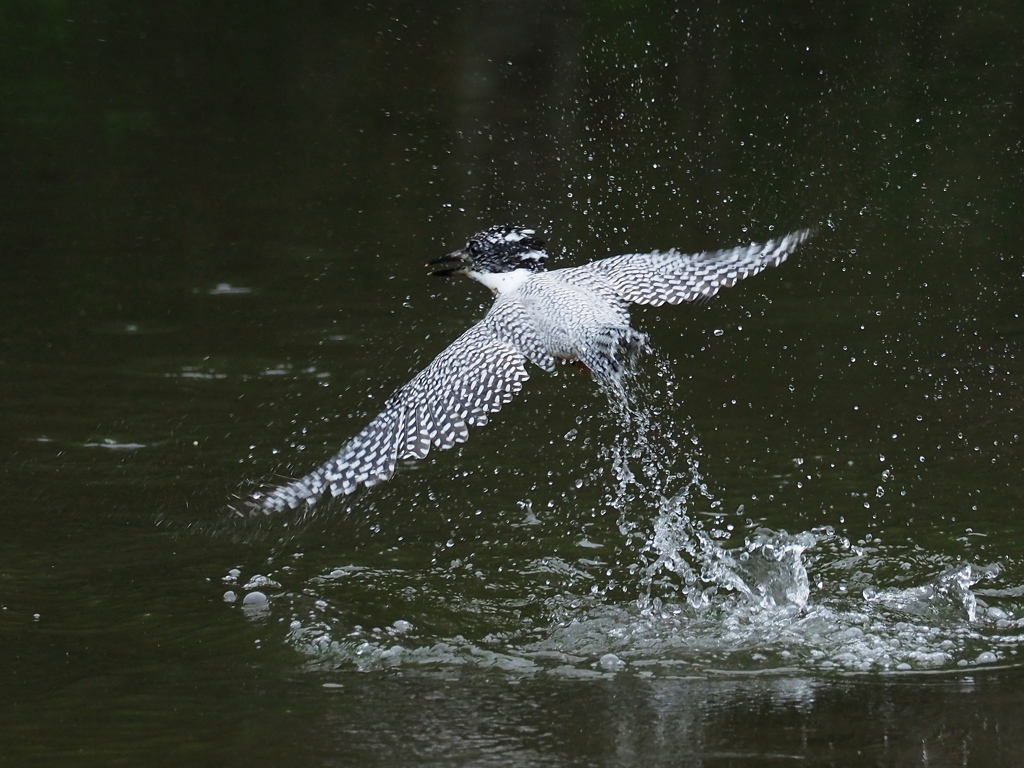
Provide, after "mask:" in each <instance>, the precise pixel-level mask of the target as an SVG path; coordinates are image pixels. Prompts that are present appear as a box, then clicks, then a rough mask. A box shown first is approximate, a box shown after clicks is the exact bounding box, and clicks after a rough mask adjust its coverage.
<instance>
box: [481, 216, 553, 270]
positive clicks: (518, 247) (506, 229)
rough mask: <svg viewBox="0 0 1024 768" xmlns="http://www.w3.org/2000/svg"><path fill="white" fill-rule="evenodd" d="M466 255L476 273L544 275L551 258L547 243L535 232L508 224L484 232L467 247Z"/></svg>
mask: <svg viewBox="0 0 1024 768" xmlns="http://www.w3.org/2000/svg"><path fill="white" fill-rule="evenodd" d="M465 252H466V255H467V256H468V257H469V259H470V261H471V262H472V264H473V269H474V270H476V271H477V272H484V273H496V272H511V271H513V270H516V269H528V270H530V271H531V272H543V271H544V270H545V269H546V268H547V267H546V266H545V264H544V262H545V261H546V260H547V258H548V255H547V252H546V251H545V250H544V241H543V240H540V239H539V238H538V237H537V236H536V232H534V230H532V229H524V228H522V227H512V226H508V225H505V224H502V225H499V226H496V227H491V228H490V229H485V230H484V231H483V232H479V233H477V234H475V235H473V237H472V238H471V239H470V241H469V242H468V243H466V251H465Z"/></svg>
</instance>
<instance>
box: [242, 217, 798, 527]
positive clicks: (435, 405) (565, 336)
mask: <svg viewBox="0 0 1024 768" xmlns="http://www.w3.org/2000/svg"><path fill="white" fill-rule="evenodd" d="M811 234H812V231H811V230H807V229H804V230H798V231H795V232H791V233H789V234H787V235H785V236H784V237H780V238H777V239H774V240H769V241H768V242H766V243H763V244H753V245H749V246H746V247H740V248H732V249H728V250H721V251H709V252H705V253H695V254H684V253H680V252H678V251H676V250H669V251H664V252H654V253H644V254H627V255H623V256H613V257H611V258H607V259H600V260H598V261H593V262H591V263H589V264H584V265H583V266H580V267H568V268H565V269H556V270H551V271H549V270H548V269H547V266H546V261H547V258H548V255H547V252H546V251H545V248H544V243H543V241H541V240H540V239H538V237H537V236H536V232H535V231H534V230H532V229H524V228H521V227H513V226H495V227H491V228H490V229H486V230H484V231H483V232H479V233H477V234H475V235H473V237H471V238H470V239H469V242H467V243H466V246H465V247H464V248H460V249H458V250H455V251H452V252H451V253H448V254H445V255H444V256H441V257H440V258H438V259H435V260H434V261H432V262H430V264H429V265H428V266H432V267H433V268H434V271H433V274H434V275H438V276H449V275H466V276H468V277H471V278H473V279H474V280H476V281H478V282H480V283H483V284H484V285H485V286H487V287H488V288H490V289H491V291H492V292H493V293H494V304H493V305H492V306H491V308H490V310H489V311H488V312H487V314H486V315H485V316H484V318H483V319H482V320H481V321H480V322H478V323H477V324H476V325H474V326H473V327H472V328H470V329H469V330H468V331H466V332H465V333H463V334H462V335H461V336H460V337H459V338H458V339H456V340H455V341H454V342H453V343H452V344H451V346H449V347H448V348H447V349H445V350H444V351H443V352H442V353H441V354H439V355H438V356H437V357H436V358H434V361H433V362H432V363H430V365H428V366H427V367H426V368H425V369H423V370H422V371H421V372H420V373H418V374H417V375H416V376H414V377H413V379H412V380H411V381H410V382H409V383H408V384H405V385H404V386H402V387H400V388H399V389H398V391H397V392H395V393H394V394H393V395H392V396H391V397H390V398H389V399H388V401H387V402H386V403H385V404H384V410H383V411H381V413H379V414H378V415H377V417H376V418H374V419H373V420H372V421H371V422H370V423H369V424H367V425H366V427H364V428H363V430H362V431H361V432H359V434H357V435H356V436H355V437H353V438H352V439H351V440H349V441H348V442H347V443H346V444H345V445H344V446H343V447H342V448H341V450H340V451H338V453H336V454H335V455H334V456H333V457H332V458H330V459H329V460H328V461H327V462H325V463H324V464H323V465H322V466H320V467H319V468H318V469H315V470H313V471H312V472H310V473H309V474H308V475H306V476H305V477H302V478H299V479H298V480H293V481H291V482H289V483H286V484H284V485H281V486H279V487H277V488H273V489H270V490H268V491H260V492H257V493H255V494H253V496H252V498H251V500H250V504H251V505H252V506H254V507H255V508H256V509H258V510H261V511H263V512H266V513H270V512H278V511H282V510H285V509H289V508H290V509H297V508H299V507H300V506H303V505H308V506H312V505H314V504H316V503H317V502H318V501H319V500H320V499H321V498H322V497H323V496H324V495H325V494H327V493H330V494H331V495H332V496H342V495H346V494H350V493H352V492H354V491H355V490H356V489H358V488H359V486H366V487H370V486H373V485H376V484H377V483H380V482H383V481H385V480H388V479H390V478H391V476H392V475H393V474H394V472H395V466H396V464H397V463H398V462H399V461H400V460H402V459H422V458H423V457H424V456H426V455H427V453H428V452H429V451H430V449H431V447H434V448H437V449H439V450H445V449H448V448H451V447H453V446H455V445H457V444H458V443H462V442H465V441H466V439H467V438H468V437H469V428H470V427H478V426H482V425H484V424H486V423H487V418H488V415H489V414H491V413H494V412H496V411H498V410H500V409H501V407H502V406H503V405H505V404H506V403H508V402H510V401H511V400H512V398H513V397H515V395H516V393H517V392H518V391H519V390H520V389H522V387H523V382H525V381H526V380H527V379H528V378H530V374H529V372H528V371H527V367H526V363H527V361H529V362H531V363H533V364H534V365H536V366H538V367H540V368H543V369H544V370H546V371H554V370H555V365H556V363H557V362H558V361H560V360H561V361H568V362H573V363H577V364H580V365H582V366H584V367H586V368H587V369H588V370H589V371H590V372H591V373H592V374H593V377H594V379H595V380H596V381H597V382H598V383H599V384H602V385H614V384H615V383H617V382H619V381H621V378H622V375H623V372H624V371H625V370H626V369H627V367H628V366H629V364H630V363H631V362H632V360H633V359H634V358H635V356H636V355H637V353H638V352H639V351H641V350H642V349H644V348H645V346H646V344H647V337H646V335H645V334H643V333H641V332H640V331H637V330H636V329H634V328H633V327H632V326H631V325H630V324H629V305H630V304H650V305H653V306H660V305H662V304H680V303H682V302H684V301H704V300H708V299H710V298H711V297H712V296H714V295H715V294H717V293H718V292H719V291H720V290H721V289H722V288H728V287H730V286H733V285H735V284H736V283H737V282H738V281H740V280H742V279H743V278H745V277H750V276H751V275H756V274H757V273H758V272H761V271H762V270H764V269H765V268H767V267H774V266H778V265H779V264H781V263H782V262H783V261H785V260H786V257H787V256H789V254H790V253H792V252H793V250H794V249H795V248H796V247H797V246H799V245H800V244H801V243H803V242H804V241H805V240H807V239H808V238H809V237H810V236H811Z"/></svg>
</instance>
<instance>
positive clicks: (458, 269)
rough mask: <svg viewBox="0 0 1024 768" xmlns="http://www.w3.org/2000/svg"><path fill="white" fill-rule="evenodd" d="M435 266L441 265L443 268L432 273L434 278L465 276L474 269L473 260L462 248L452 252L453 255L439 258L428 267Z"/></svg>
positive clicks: (449, 254) (448, 254)
mask: <svg viewBox="0 0 1024 768" xmlns="http://www.w3.org/2000/svg"><path fill="white" fill-rule="evenodd" d="M435 264H441V265H443V266H440V267H437V268H436V269H434V271H433V272H431V273H430V274H432V275H434V277H448V276H450V275H464V274H466V273H467V272H469V271H470V270H471V269H472V268H473V262H472V260H471V259H470V258H469V256H468V255H467V254H466V252H465V251H464V250H463V249H462V248H460V249H459V250H457V251H452V252H451V253H446V254H445V255H444V256H439V257H438V258H436V259H434V260H433V261H431V262H429V263H428V264H427V266H428V267H433V266H434V265H435Z"/></svg>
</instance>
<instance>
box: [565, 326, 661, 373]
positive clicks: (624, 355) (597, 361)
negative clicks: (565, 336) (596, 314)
mask: <svg viewBox="0 0 1024 768" xmlns="http://www.w3.org/2000/svg"><path fill="white" fill-rule="evenodd" d="M590 346H591V348H590V350H589V351H588V353H587V354H586V355H582V356H581V357H580V360H581V361H582V362H583V364H584V365H586V366H587V368H589V369H590V370H591V372H592V373H593V374H594V378H595V379H596V380H597V381H598V383H600V384H618V383H620V382H621V381H622V376H623V374H624V373H625V372H626V371H627V370H628V369H629V368H631V367H632V365H633V363H635V362H636V359H637V357H639V355H640V353H641V352H644V351H646V350H647V349H648V344H647V335H646V334H643V333H640V331H637V330H635V329H633V328H630V327H629V326H626V327H621V326H619V327H615V326H607V327H604V328H601V329H600V331H598V332H597V333H596V334H595V335H594V338H593V340H592V343H591V345H590Z"/></svg>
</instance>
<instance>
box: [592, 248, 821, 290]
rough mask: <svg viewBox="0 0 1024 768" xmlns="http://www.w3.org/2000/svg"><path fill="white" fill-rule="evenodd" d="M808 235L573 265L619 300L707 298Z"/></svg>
mask: <svg viewBox="0 0 1024 768" xmlns="http://www.w3.org/2000/svg"><path fill="white" fill-rule="evenodd" d="M812 234H813V230H809V229H803V230H799V231H797V232H790V233H789V234H788V235H786V236H785V237H780V238H778V239H776V240H769V241H768V242H767V243H764V244H756V243H755V244H753V245H749V246H747V247H745V248H733V249H731V250H727V251H708V252H705V253H679V252H678V251H674V250H673V251H665V252H664V253H658V252H655V253H637V254H627V255H625V256H613V257H611V258H610V259H602V260H600V261H595V262H593V263H591V264H587V265H586V266H583V267H579V268H578V269H580V270H587V271H592V272H594V273H595V274H599V275H601V276H603V277H604V278H605V279H606V280H607V281H608V282H609V283H610V284H611V286H612V287H613V288H614V290H615V292H616V293H617V294H618V295H619V296H620V297H621V298H623V299H624V300H626V301H631V302H633V303H635V304H652V305H654V306H660V305H661V304H680V303H682V302H684V301H699V300H707V299H710V298H711V297H712V296H714V295H715V294H716V293H718V292H719V291H720V290H721V289H722V288H730V287H732V286H733V285H735V284H736V283H737V282H738V281H740V280H742V279H743V278H745V277H750V276H751V275H756V274H757V273H758V272H761V271H763V270H764V269H765V268H767V267H776V266H778V265H779V264H781V263H782V262H783V261H785V260H786V257H787V256H789V254H790V253H792V252H793V251H794V250H795V249H796V247H797V246H798V245H800V244H801V243H803V242H804V241H805V240H807V239H808V238H809V237H811V235H812Z"/></svg>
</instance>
